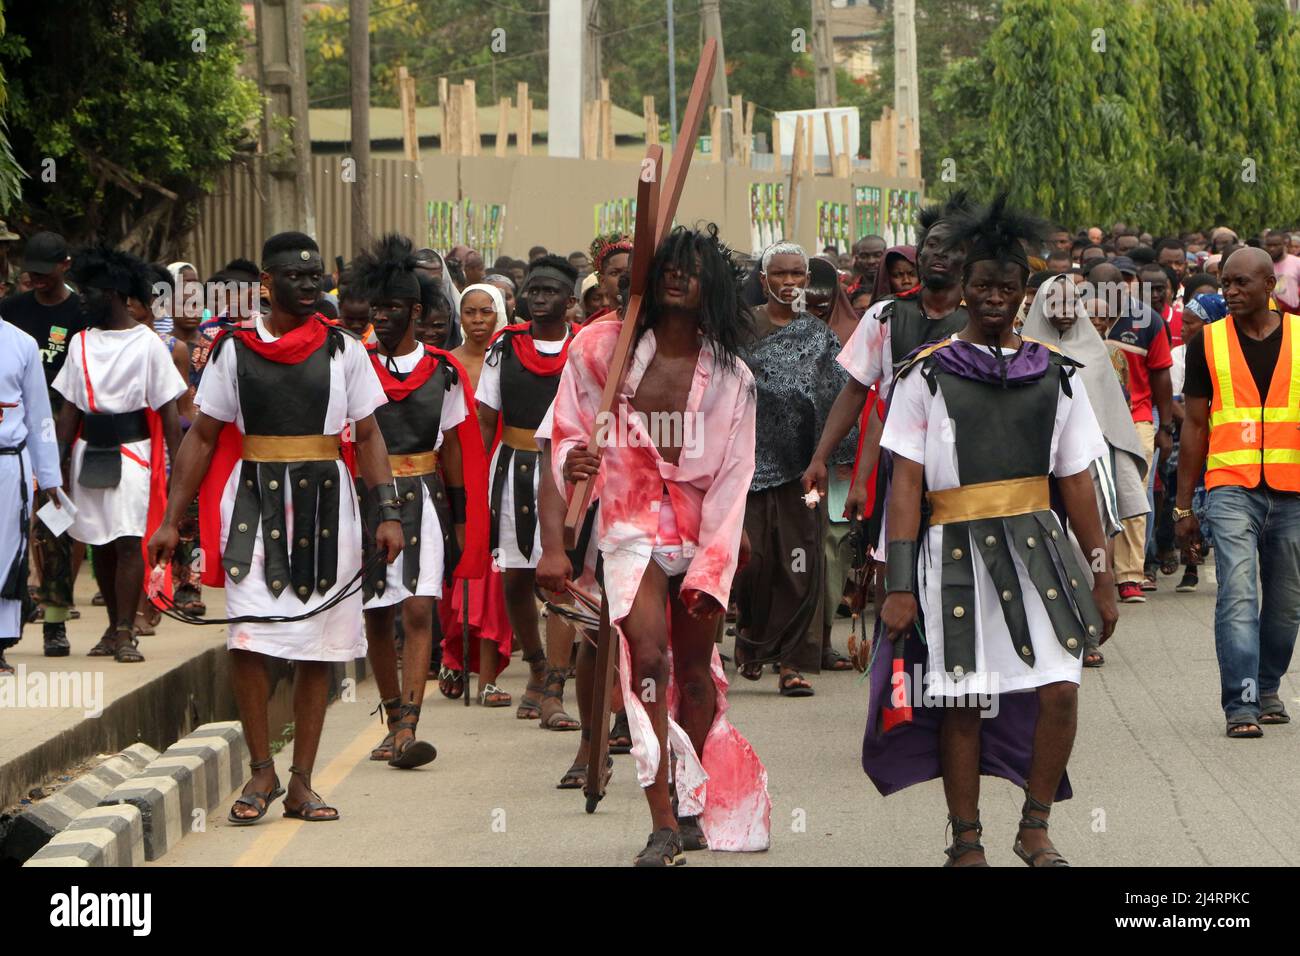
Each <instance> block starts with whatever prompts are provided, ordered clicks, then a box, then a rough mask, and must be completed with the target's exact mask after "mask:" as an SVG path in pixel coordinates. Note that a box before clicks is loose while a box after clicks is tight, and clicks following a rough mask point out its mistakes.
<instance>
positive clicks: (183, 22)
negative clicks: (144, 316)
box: [0, 0, 259, 256]
mask: <svg viewBox="0 0 1300 956" xmlns="http://www.w3.org/2000/svg"><path fill="white" fill-rule="evenodd" d="M8 21H9V22H8V28H9V32H8V34H7V35H6V36H5V37H4V38H3V40H2V41H0V68H3V70H4V72H5V75H6V76H7V77H8V79H9V91H8V93H9V119H10V128H11V130H12V141H13V148H14V154H15V156H16V157H17V159H18V162H19V163H20V164H21V166H22V167H23V168H24V169H26V170H27V171H28V172H29V173H31V174H32V179H31V181H30V186H29V188H28V189H27V191H26V193H27V194H26V196H25V197H24V203H23V205H22V206H21V207H20V214H21V216H20V218H21V221H22V223H23V225H24V226H25V227H26V228H27V229H28V230H29V231H30V230H31V229H35V228H52V229H57V230H59V231H61V232H63V233H64V235H66V236H68V237H69V238H70V239H72V240H74V241H75V240H82V239H86V238H90V237H93V236H98V237H102V238H104V239H107V240H109V241H114V242H123V243H124V244H125V245H127V246H128V247H129V248H133V249H135V250H136V251H140V252H143V253H144V254H146V255H150V256H152V255H155V254H156V253H157V252H158V251H159V248H160V247H161V246H162V245H164V244H166V243H167V242H168V241H169V240H170V239H171V238H172V237H174V236H175V235H176V234H177V233H179V232H181V231H182V230H183V229H184V228H185V227H186V226H187V225H188V222H187V214H188V212H189V209H190V204H191V203H192V201H193V200H194V199H196V198H197V197H198V196H199V195H201V194H202V193H203V192H204V191H205V190H208V189H210V188H211V187H212V185H213V183H214V180H215V177H216V175H217V174H218V173H219V172H220V171H221V170H223V169H225V168H226V167H227V166H228V165H229V162H230V160H231V157H232V156H233V155H234V153H235V151H236V150H237V149H238V148H239V147H240V146H241V145H243V144H245V143H246V142H248V141H249V140H250V139H251V138H252V132H251V130H250V128H249V124H250V123H251V122H252V120H254V119H255V117H256V116H257V115H258V110H259V101H258V95H257V90H256V87H255V86H254V84H253V83H252V82H251V81H250V80H247V79H245V78H242V77H240V76H239V75H238V74H237V70H238V68H239V65H240V61H241V58H242V55H243V52H244V47H245V45H246V44H248V43H249V42H250V40H251V38H250V36H249V34H248V31H247V30H246V29H245V27H244V24H243V16H242V12H241V9H240V4H239V3H237V2H235V0H136V2H134V3H131V4H80V5H77V10H76V20H75V23H70V22H69V21H68V19H67V18H66V17H61V16H53V15H51V11H50V9H49V8H48V7H46V6H43V5H41V4H35V3H33V4H24V5H22V6H21V7H20V8H19V9H18V10H16V11H11V12H10V13H9V15H8ZM196 31H197V32H196ZM53 51H57V55H51V53H52V52H53ZM48 160H53V164H52V166H51V164H50V163H49V162H48ZM51 169H52V171H53V177H54V178H53V181H52V182H51V181H48V179H49V176H50V173H49V170H51ZM119 170H120V171H119ZM123 181H125V182H126V183H130V184H133V189H134V190H135V191H136V192H138V193H139V196H138V197H137V196H135V195H133V194H132V190H131V189H128V188H126V187H125V186H124V185H123ZM148 184H155V185H156V186H160V187H162V189H163V190H167V191H170V192H173V193H175V194H177V195H178V196H179V203H172V201H171V200H170V199H168V198H167V197H166V196H165V194H164V193H163V192H161V191H159V190H158V189H155V188H153V186H151V185H148Z"/></svg>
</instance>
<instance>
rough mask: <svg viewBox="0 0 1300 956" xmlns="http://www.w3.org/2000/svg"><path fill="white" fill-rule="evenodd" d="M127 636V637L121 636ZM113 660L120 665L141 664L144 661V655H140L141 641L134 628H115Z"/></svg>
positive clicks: (123, 626) (122, 626)
mask: <svg viewBox="0 0 1300 956" xmlns="http://www.w3.org/2000/svg"><path fill="white" fill-rule="evenodd" d="M122 634H125V635H126V636H125V637H121V636H119V635H122ZM113 635H114V638H113V660H115V661H117V662H118V663H119V664H139V663H141V662H142V661H144V655H143V654H141V653H140V651H139V646H140V639H139V638H138V637H136V631H135V629H134V628H131V627H127V626H126V625H124V624H119V625H118V626H117V627H115V628H113Z"/></svg>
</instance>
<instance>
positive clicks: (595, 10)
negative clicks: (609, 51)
mask: <svg viewBox="0 0 1300 956" xmlns="http://www.w3.org/2000/svg"><path fill="white" fill-rule="evenodd" d="M582 18H583V21H584V22H585V23H586V30H585V32H584V33H583V40H582V101H583V102H584V103H587V102H590V101H591V100H597V99H600V79H601V75H602V74H603V72H604V71H603V67H602V64H603V62H604V61H603V59H602V57H601V49H600V47H601V40H600V0H582Z"/></svg>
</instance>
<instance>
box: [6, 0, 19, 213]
mask: <svg viewBox="0 0 1300 956" xmlns="http://www.w3.org/2000/svg"><path fill="white" fill-rule="evenodd" d="M4 33H5V14H4V2H3V0H0V37H3V36H4ZM7 90H8V87H7V85H6V83H5V76H4V71H3V70H0V215H7V214H8V213H9V210H10V209H12V208H13V205H14V203H16V202H18V200H20V199H21V198H22V195H23V187H22V179H23V175H24V173H23V169H22V167H21V166H19V165H18V160H16V159H14V153H13V147H11V146H10V145H9V127H8V124H7V123H6V121H5V114H6V109H5V107H6V106H7V101H8V92H7Z"/></svg>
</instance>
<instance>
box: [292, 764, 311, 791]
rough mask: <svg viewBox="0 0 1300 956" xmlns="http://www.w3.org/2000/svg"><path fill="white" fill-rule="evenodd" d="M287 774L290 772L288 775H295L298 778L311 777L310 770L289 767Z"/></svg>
mask: <svg viewBox="0 0 1300 956" xmlns="http://www.w3.org/2000/svg"><path fill="white" fill-rule="evenodd" d="M289 772H290V773H296V774H297V775H298V776H300V777H310V776H311V770H310V769H307V770H303V769H302V768H301V767H290V768H289ZM308 792H312V791H308Z"/></svg>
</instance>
